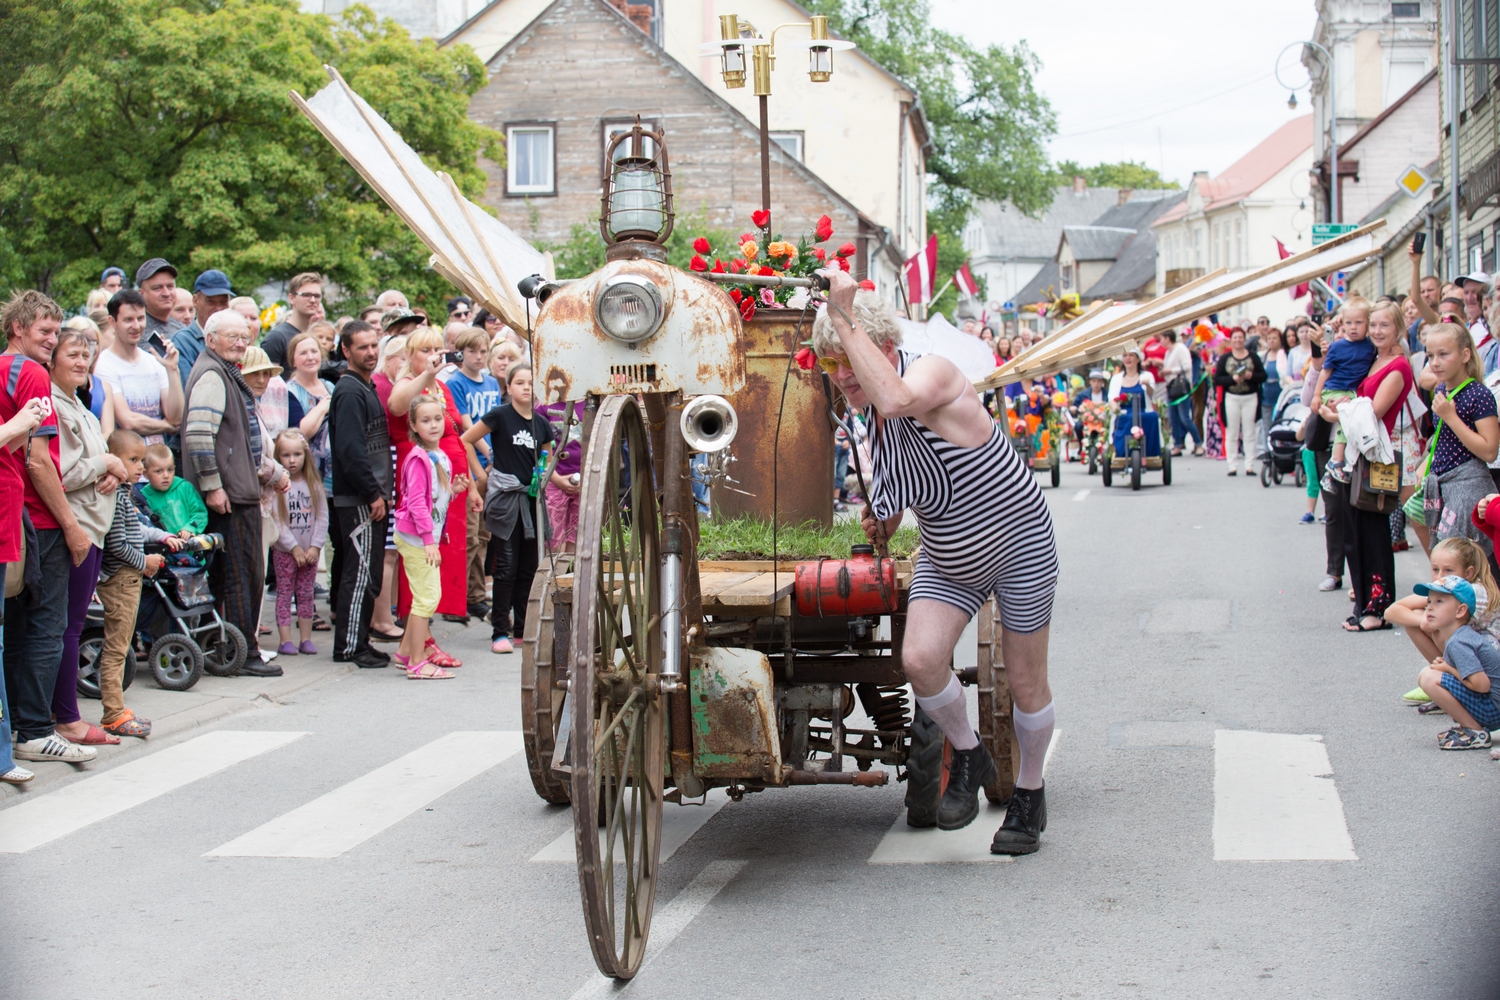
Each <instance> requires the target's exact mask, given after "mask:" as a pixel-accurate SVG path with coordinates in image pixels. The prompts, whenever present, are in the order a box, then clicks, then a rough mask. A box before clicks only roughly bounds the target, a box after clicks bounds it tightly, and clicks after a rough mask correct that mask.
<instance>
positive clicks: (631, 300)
mask: <svg viewBox="0 0 1500 1000" xmlns="http://www.w3.org/2000/svg"><path fill="white" fill-rule="evenodd" d="M594 315H595V316H596V317H597V318H598V320H599V325H600V326H601V327H602V328H603V329H604V332H605V333H607V334H609V335H610V336H611V337H613V338H615V339H616V340H623V341H625V342H626V343H627V344H633V343H635V342H636V341H640V340H645V339H646V338H647V337H649V336H651V335H652V334H653V333H655V332H656V330H657V327H659V326H661V320H662V303H661V292H659V291H657V288H656V286H655V285H654V284H652V283H651V282H650V281H648V280H646V279H645V278H642V277H640V276H639V275H634V274H619V275H616V276H615V277H613V278H610V279H609V280H608V281H606V282H605V283H604V290H603V291H602V292H600V293H599V300H598V302H597V304H596V305H595V306H594Z"/></svg>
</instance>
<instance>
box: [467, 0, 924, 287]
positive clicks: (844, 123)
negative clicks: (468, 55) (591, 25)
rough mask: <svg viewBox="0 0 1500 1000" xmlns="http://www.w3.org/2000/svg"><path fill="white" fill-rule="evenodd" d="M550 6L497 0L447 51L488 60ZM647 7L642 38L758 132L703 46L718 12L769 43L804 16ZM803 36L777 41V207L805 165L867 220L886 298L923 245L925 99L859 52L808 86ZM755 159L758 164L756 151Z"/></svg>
mask: <svg viewBox="0 0 1500 1000" xmlns="http://www.w3.org/2000/svg"><path fill="white" fill-rule="evenodd" d="M471 2H473V0H471ZM616 6H617V7H622V8H624V9H625V12H626V13H632V12H633V9H634V7H635V5H634V4H630V3H625V2H621V3H617V4H616ZM548 7H549V4H548V2H547V0H493V2H491V3H489V4H488V5H487V6H484V7H482V8H481V9H479V10H478V11H477V12H476V13H475V14H473V15H472V16H471V17H469V18H468V19H467V20H466V21H464V22H463V23H462V24H460V25H459V26H457V27H456V28H454V29H453V30H452V31H451V32H449V33H448V34H447V35H446V36H445V37H444V38H443V39H442V40H441V43H440V44H443V45H453V44H467V45H470V46H472V47H473V48H474V50H475V52H476V53H477V54H478V55H479V57H480V58H481V59H484V60H485V61H486V62H491V61H492V60H493V59H494V58H495V57H496V56H497V55H498V53H499V52H500V51H501V50H502V48H504V47H506V46H508V45H509V43H510V42H511V41H512V40H514V39H515V38H516V37H517V35H518V34H520V33H521V32H523V31H525V30H528V29H527V26H528V25H530V24H532V23H533V22H534V21H535V20H536V19H537V18H538V17H539V16H540V15H541V14H542V12H543V11H544V10H547V9H548ZM650 8H651V12H652V14H651V18H650V29H649V31H647V32H646V34H648V35H649V36H650V37H651V39H652V40H653V41H655V42H657V43H658V44H659V46H660V48H661V49H662V50H663V51H665V53H666V54H667V55H668V56H669V57H670V58H671V59H673V60H674V61H675V63H676V64H677V66H678V67H679V71H681V72H684V73H686V74H688V75H689V76H691V77H693V78H694V79H696V80H697V81H698V82H699V83H700V84H701V85H702V86H703V87H704V88H705V89H706V90H708V91H711V92H712V93H713V94H714V95H715V96H716V97H717V98H719V99H720V100H721V101H722V102H723V103H724V104H725V105H726V106H728V107H731V108H733V109H735V110H736V111H738V112H739V114H740V116H741V118H742V119H743V120H744V121H745V122H749V123H754V125H755V126H756V132H757V135H758V125H759V115H760V112H759V104H758V101H757V98H756V97H755V94H754V90H753V88H752V87H751V86H749V85H748V83H747V86H745V87H743V88H738V89H734V90H729V89H726V88H725V86H724V84H723V81H722V79H721V78H720V74H719V60H718V58H717V57H716V56H712V55H704V53H703V50H704V46H705V44H707V43H712V42H716V41H718V39H719V15H721V14H736V15H738V16H739V17H740V19H741V22H742V24H744V23H747V24H749V25H751V26H752V27H753V28H754V29H755V30H756V31H758V32H759V33H761V34H767V35H768V34H770V32H771V30H772V29H774V28H776V27H777V26H779V25H785V24H795V23H799V22H806V21H807V19H808V17H809V14H808V12H807V11H806V10H805V9H804V8H802V7H801V6H799V5H798V4H796V3H792V2H790V0H654V2H653V3H652V4H651V5H650ZM806 34H807V33H806V30H805V29H795V28H787V29H785V30H783V31H782V32H781V33H780V34H779V35H778V36H777V45H778V52H777V60H776V69H775V72H774V73H773V74H772V94H771V97H770V100H769V102H768V113H769V124H770V133H771V138H772V141H773V144H774V145H775V146H776V147H777V149H776V150H773V153H776V154H777V155H776V158H775V159H774V160H773V167H772V170H773V177H772V180H771V197H772V208H773V209H776V208H777V207H778V203H779V202H780V200H781V198H782V194H781V191H780V189H779V182H778V177H777V176H776V175H778V174H780V173H782V172H784V170H785V167H784V163H785V162H787V161H795V162H798V163H800V164H802V165H803V166H804V167H805V168H806V169H807V170H808V171H809V172H810V173H811V174H813V175H815V176H816V177H817V178H819V179H820V180H821V181H822V182H824V183H825V184H826V185H828V187H830V188H831V189H832V190H834V191H837V192H838V194H839V196H841V197H842V198H844V199H847V201H848V202H849V203H850V204H851V205H853V206H854V208H855V210H856V211H857V212H858V213H859V214H860V215H862V216H863V217H864V219H865V225H864V226H863V227H862V228H861V229H860V230H859V231H858V232H857V233H851V238H852V239H856V241H857V242H858V244H859V246H860V250H861V257H862V260H863V261H864V262H865V267H866V268H867V269H868V276H869V277H871V278H873V279H874V280H875V282H876V284H877V285H878V286H879V287H880V288H881V289H882V290H883V291H884V290H891V291H892V292H893V291H894V289H895V285H896V281H897V279H898V275H899V274H900V266H901V264H902V262H904V261H905V260H906V259H907V258H909V257H911V256H912V255H913V254H915V253H916V252H917V250H918V249H919V248H920V247H921V246H922V245H923V244H924V243H925V242H926V240H927V215H926V196H927V182H926V177H927V171H926V157H927V151H928V150H929V149H930V148H931V143H930V139H929V137H928V133H927V121H926V117H925V115H924V113H923V111H922V107H921V102H920V101H919V100H918V98H917V95H916V92H915V91H914V90H912V89H911V88H910V87H908V86H907V85H906V84H905V83H903V82H902V81H901V80H899V79H897V78H896V77H895V76H892V75H891V74H890V73H889V72H887V71H886V70H885V69H884V68H882V67H881V66H880V65H879V64H877V63H875V62H874V61H872V60H870V59H869V58H867V57H866V56H865V55H863V54H862V53H861V52H859V51H858V50H849V51H841V52H836V53H835V55H834V67H833V76H832V79H831V80H829V81H828V82H826V83H813V82H812V81H811V80H809V78H808V75H807V53H806V50H805V49H798V48H796V47H794V46H792V45H790V44H788V43H790V42H795V41H797V40H799V39H805V38H806ZM579 43H580V45H581V46H583V51H584V52H586V51H587V49H588V47H589V45H590V43H589V41H588V40H587V39H584V38H581V37H580V39H579ZM583 58H585V59H586V56H584V57H583ZM646 103H649V104H650V106H651V108H653V109H654V110H655V114H656V115H657V116H658V117H660V115H661V114H662V113H664V111H665V109H667V108H668V107H670V106H669V105H667V104H666V103H665V102H663V101H661V100H659V99H655V98H652V99H650V100H649V101H647V102H646ZM668 117H670V116H668ZM757 142H758V140H757ZM778 151H779V152H778ZM851 151H857V152H856V153H851ZM754 152H755V156H756V157H758V156H759V151H758V148H757V149H756V150H755V151H754ZM756 162H757V163H758V160H757V161H756ZM757 197H758V195H757ZM787 217H788V218H790V217H791V216H787ZM813 218H816V215H814V216H813ZM845 231H846V232H848V230H845ZM787 234H788V235H793V231H791V230H788V233H787Z"/></svg>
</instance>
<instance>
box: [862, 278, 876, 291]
mask: <svg viewBox="0 0 1500 1000" xmlns="http://www.w3.org/2000/svg"><path fill="white" fill-rule="evenodd" d="M859 287H860V288H863V289H864V290H865V291H867V292H873V291H874V290H875V282H873V281H871V280H870V279H869V278H866V279H865V280H864V281H861V282H860V283H859Z"/></svg>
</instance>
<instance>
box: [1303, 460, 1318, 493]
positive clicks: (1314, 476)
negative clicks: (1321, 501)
mask: <svg viewBox="0 0 1500 1000" xmlns="http://www.w3.org/2000/svg"><path fill="white" fill-rule="evenodd" d="M1302 471H1303V472H1305V473H1306V474H1307V495H1308V496H1309V497H1315V496H1317V495H1318V493H1319V489H1318V460H1317V459H1316V458H1315V457H1314V456H1313V453H1312V452H1310V451H1308V450H1307V449H1306V448H1303V449H1302Z"/></svg>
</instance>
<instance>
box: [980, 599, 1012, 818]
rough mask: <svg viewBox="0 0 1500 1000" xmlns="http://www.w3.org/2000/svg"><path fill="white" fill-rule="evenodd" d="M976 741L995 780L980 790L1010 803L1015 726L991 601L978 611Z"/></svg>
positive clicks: (995, 610) (996, 800) (996, 610)
mask: <svg viewBox="0 0 1500 1000" xmlns="http://www.w3.org/2000/svg"><path fill="white" fill-rule="evenodd" d="M978 663H979V738H980V739H982V740H984V745H985V746H987V747H989V750H990V753H991V754H992V755H993V756H994V758H995V771H996V777H995V780H994V781H992V782H990V783H989V784H988V785H985V786H984V794H985V797H986V798H988V799H989V800H990V801H991V802H994V803H997V804H999V803H1005V802H1009V801H1010V795H1011V792H1013V791H1015V790H1016V771H1017V768H1018V767H1019V766H1020V763H1021V758H1020V755H1019V754H1017V753H1016V749H1015V743H1016V733H1015V723H1014V721H1013V720H1012V719H1011V715H1010V711H1011V700H1010V682H1009V681H1008V680H1007V679H1006V676H1005V662H1004V660H1003V658H1002V657H1001V655H1000V608H999V606H998V605H996V603H995V599H994V597H991V598H990V599H989V600H988V601H986V602H985V604H984V607H982V608H980V609H979V661H978Z"/></svg>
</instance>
